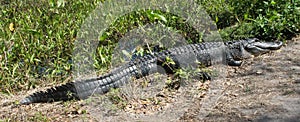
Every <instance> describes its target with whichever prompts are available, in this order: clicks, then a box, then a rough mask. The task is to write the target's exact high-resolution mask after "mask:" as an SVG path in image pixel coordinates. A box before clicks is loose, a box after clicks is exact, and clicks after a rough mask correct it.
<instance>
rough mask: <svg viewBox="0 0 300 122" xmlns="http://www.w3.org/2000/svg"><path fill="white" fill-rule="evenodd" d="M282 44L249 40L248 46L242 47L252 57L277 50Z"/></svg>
mask: <svg viewBox="0 0 300 122" xmlns="http://www.w3.org/2000/svg"><path fill="white" fill-rule="evenodd" d="M282 45H283V43H282V42H259V41H257V40H256V39H254V40H251V42H249V43H248V44H246V45H244V46H245V47H244V48H245V50H246V51H247V52H249V53H251V54H252V55H255V56H257V55H260V54H264V53H267V52H269V51H271V50H278V49H280V48H281V47H282Z"/></svg>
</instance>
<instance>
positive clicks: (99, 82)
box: [20, 38, 283, 104]
mask: <svg viewBox="0 0 300 122" xmlns="http://www.w3.org/2000/svg"><path fill="white" fill-rule="evenodd" d="M282 45H283V44H282V42H280V41H277V42H264V41H261V40H259V39H257V38H251V39H244V40H238V41H229V42H203V43H199V44H189V45H185V46H180V47H174V48H170V49H167V50H163V51H160V52H154V53H153V54H147V55H144V56H140V57H137V58H135V59H134V60H131V61H129V62H127V63H126V64H125V65H122V66H119V67H117V68H116V69H115V70H113V71H111V72H109V73H107V74H104V75H102V76H100V77H94V78H89V79H86V80H81V81H74V82H69V83H66V84H64V85H60V86H56V87H52V88H49V89H47V90H46V91H39V92H36V93H34V94H32V95H29V96H27V97H25V98H24V99H23V100H21V101H20V104H31V103H43V102H54V101H68V100H74V99H75V100H80V99H87V98H88V97H89V96H91V95H93V94H104V93H107V92H108V91H109V90H110V89H111V88H119V87H120V86H122V85H124V84H126V83H128V82H129V81H130V80H132V78H136V79H139V78H142V77H144V76H148V75H150V74H153V73H156V72H159V71H160V70H159V68H158V66H161V65H162V64H163V62H165V61H166V59H167V58H171V59H172V60H173V61H174V62H175V65H174V66H173V68H174V67H175V68H181V67H182V66H183V65H185V64H189V63H192V62H195V61H194V60H193V61H187V62H185V63H182V60H188V59H193V58H194V59H196V60H197V62H200V63H201V64H203V65H205V66H206V67H208V66H211V65H214V64H216V63H223V64H226V65H229V66H241V64H242V62H243V60H244V59H247V58H250V57H251V56H252V55H254V56H257V55H260V54H264V53H267V52H269V51H272V50H277V49H280V47H281V46H282ZM218 51H219V52H218ZM182 64H183V65H182Z"/></svg>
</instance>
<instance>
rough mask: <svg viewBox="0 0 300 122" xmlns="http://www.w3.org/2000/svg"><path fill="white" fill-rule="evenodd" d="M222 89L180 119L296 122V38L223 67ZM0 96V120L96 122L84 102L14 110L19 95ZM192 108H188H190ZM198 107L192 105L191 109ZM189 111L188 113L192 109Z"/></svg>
mask: <svg viewBox="0 0 300 122" xmlns="http://www.w3.org/2000/svg"><path fill="white" fill-rule="evenodd" d="M227 71H228V75H227V76H226V79H225V81H226V82H224V84H223V85H224V88H226V89H225V90H224V91H223V93H222V95H221V96H220V99H219V100H218V101H217V104H216V106H215V107H214V108H213V110H212V111H210V112H209V114H208V116H206V117H205V118H203V119H200V118H199V116H198V115H197V112H195V113H193V112H194V111H191V112H190V113H189V115H188V116H186V115H180V116H182V117H181V118H184V120H192V121H193V120H194V121H199V120H201V121H275V120H276V121H291V122H293V121H298V120H300V77H299V76H300V37H298V38H295V39H294V40H293V41H289V43H288V44H287V45H286V46H284V47H283V48H282V49H280V50H278V51H275V52H273V53H268V54H266V55H263V56H259V57H255V58H253V59H250V60H247V61H245V62H244V64H243V66H242V67H236V68H232V67H228V70H227ZM38 90H40V89H37V90H34V91H29V92H28V93H25V92H20V93H18V94H16V95H14V96H6V95H3V94H0V98H1V101H0V121H2V120H11V121H33V120H34V121H73V120H80V121H82V120H85V121H92V120H94V121H96V120H95V119H94V117H93V113H92V112H91V111H89V109H88V107H87V106H86V104H85V102H83V101H78V102H72V101H70V102H64V103H60V102H58V103H45V104H32V105H22V106H19V105H16V104H15V103H16V102H17V101H18V100H20V99H21V98H23V97H24V95H25V94H26V95H27V94H29V93H33V92H35V91H38ZM190 107H191V106H190ZM197 108H199V106H194V109H197ZM191 109H192V108H191Z"/></svg>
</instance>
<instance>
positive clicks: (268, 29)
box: [0, 0, 300, 94]
mask: <svg viewBox="0 0 300 122" xmlns="http://www.w3.org/2000/svg"><path fill="white" fill-rule="evenodd" d="M101 1H103V0H85V1H82V0H77V1H75V0H68V1H65V0H56V1H54V0H49V1H35V0H27V1H16V0H10V1H1V2H0V9H1V13H0V18H1V21H0V29H1V31H0V86H1V88H0V92H1V93H9V94H10V93H14V92H15V91H16V90H24V89H31V88H34V87H37V86H38V85H39V86H40V85H42V84H44V85H46V84H55V83H62V82H68V81H70V80H71V79H72V78H70V74H71V70H72V49H73V42H74V40H75V39H76V34H77V32H78V31H79V29H80V26H81V24H82V23H83V21H84V19H85V18H86V17H87V16H88V14H89V13H90V12H91V11H93V10H94V9H95V7H96V6H97V4H98V3H99V2H101ZM198 2H199V3H201V4H203V5H204V7H205V9H206V10H207V12H208V13H209V14H210V16H211V18H212V19H213V20H215V21H216V23H217V25H218V27H219V28H220V33H221V35H222V37H223V38H224V39H225V40H229V39H238V38H246V37H258V38H262V39H266V40H273V39H279V40H285V39H288V38H290V37H293V36H294V35H296V34H298V33H299V28H300V23H299V22H300V18H299V17H300V1H299V0H291V1H283V0H264V1H260V0H252V1H242V0H228V1H227V0H199V1H198ZM166 20H167V21H166ZM154 21H161V22H162V23H164V24H166V25H168V26H169V27H173V28H175V29H177V30H180V31H179V32H180V33H182V34H183V35H186V38H187V39H188V40H192V41H195V42H199V38H200V37H199V35H198V34H197V33H195V31H194V30H193V29H192V28H191V27H190V26H189V25H187V24H186V23H182V21H183V20H182V18H180V17H177V16H176V15H172V14H170V13H164V12H161V11H152V10H147V11H140V12H134V13H131V14H129V15H126V16H124V17H122V18H120V19H118V20H116V22H114V24H112V25H111V26H110V28H109V29H107V31H106V35H103V37H101V38H100V45H99V47H98V51H97V57H96V64H95V67H96V68H97V69H101V68H103V69H106V68H107V67H108V66H110V60H111V53H112V49H113V47H114V46H113V44H114V43H116V42H117V41H118V39H119V38H120V37H122V35H124V33H126V31H128V30H130V29H133V28H136V27H138V26H140V25H143V24H145V23H149V22H154Z"/></svg>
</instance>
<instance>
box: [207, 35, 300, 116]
mask: <svg viewBox="0 0 300 122" xmlns="http://www.w3.org/2000/svg"><path fill="white" fill-rule="evenodd" d="M226 81H228V83H227V86H226V87H227V90H226V91H225V93H224V96H223V97H222V99H221V100H220V101H218V103H219V104H218V105H217V106H216V108H215V110H214V112H212V114H211V115H210V116H208V117H207V118H205V120H212V121H216V120H217V121H224V120H226V121H247V120H250V121H263V122H265V121H275V120H276V121H289V122H294V121H295V122H296V121H300V38H297V39H296V38H295V39H294V40H293V41H291V42H289V43H288V44H287V46H285V47H283V48H282V49H281V50H279V51H275V52H274V53H269V54H266V55H263V56H260V57H256V58H253V59H252V60H251V59H250V60H247V61H246V62H245V64H244V65H243V66H242V67H239V68H229V75H228V76H227V80H226Z"/></svg>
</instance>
